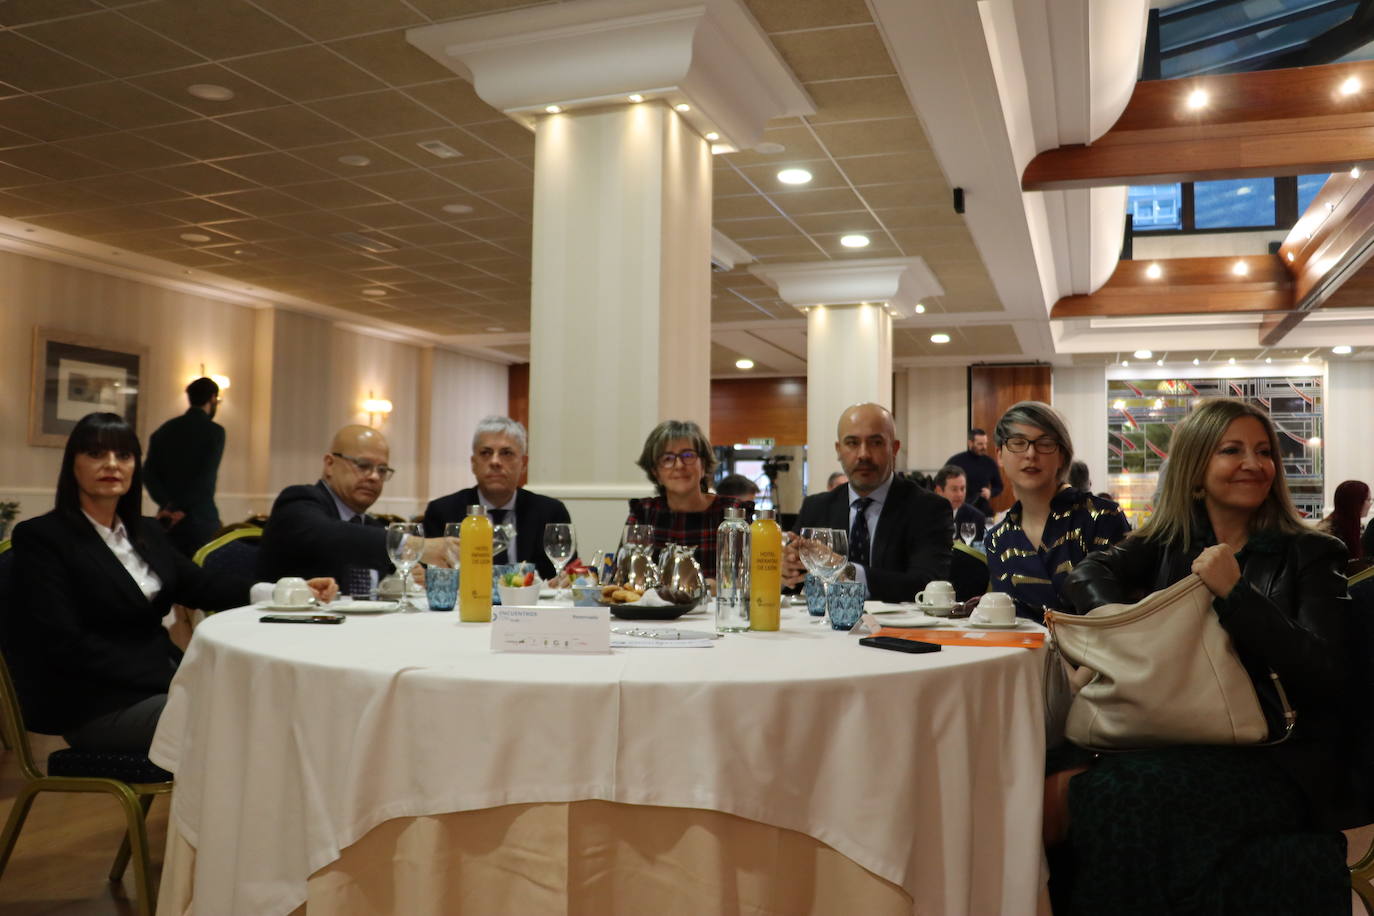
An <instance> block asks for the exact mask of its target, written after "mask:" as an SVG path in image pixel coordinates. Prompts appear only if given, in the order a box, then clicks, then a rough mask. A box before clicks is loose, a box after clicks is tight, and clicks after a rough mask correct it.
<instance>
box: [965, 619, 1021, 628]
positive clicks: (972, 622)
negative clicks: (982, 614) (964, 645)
mask: <svg viewBox="0 0 1374 916" xmlns="http://www.w3.org/2000/svg"><path fill="white" fill-rule="evenodd" d="M965 622H966V623H967V624H968V625H969V626H971V627H974V628H976V629H979V630H1015V629H1017V628H1018V627H1020V626H1021V623H1022V621H1021V618H1019V617H1018V618H1017V619H1015V620H1013V621H1012V622H1011V623H994V622H993V621H991V620H979V619H977V618H976V617H970V618H968V620H967V621H965Z"/></svg>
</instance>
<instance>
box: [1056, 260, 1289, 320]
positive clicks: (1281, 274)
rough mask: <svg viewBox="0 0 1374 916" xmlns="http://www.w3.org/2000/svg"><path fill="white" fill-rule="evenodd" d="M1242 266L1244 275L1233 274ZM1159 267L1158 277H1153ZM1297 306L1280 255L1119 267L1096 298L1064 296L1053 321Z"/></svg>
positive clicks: (1133, 263) (1128, 263) (1123, 263)
mask: <svg viewBox="0 0 1374 916" xmlns="http://www.w3.org/2000/svg"><path fill="white" fill-rule="evenodd" d="M1237 262H1244V264H1245V265H1246V268H1247V271H1246V273H1245V274H1244V275H1239V274H1237V273H1235V266H1236V264H1237ZM1155 265H1157V266H1158V267H1159V270H1160V275H1159V276H1158V277H1152V276H1150V272H1151V268H1152V267H1153V266H1155ZM1292 306H1293V280H1292V276H1291V275H1290V274H1289V272H1288V270H1287V269H1286V268H1285V267H1284V264H1283V261H1282V259H1280V258H1279V257H1278V256H1276V255H1247V256H1245V257H1240V258H1169V259H1165V260H1160V261H1121V262H1120V263H1118V264H1117V267H1116V270H1115V271H1113V272H1112V275H1111V277H1110V278H1109V279H1108V280H1107V282H1106V283H1105V284H1103V286H1102V288H1101V289H1099V290H1098V291H1097V292H1095V293H1093V294H1092V295H1086V296H1065V297H1063V298H1062V299H1060V300H1059V301H1058V302H1056V303H1055V304H1054V306H1053V308H1051V309H1050V317H1051V318H1056V319H1057V318H1090V317H1108V316H1111V317H1123V316H1129V315H1205V314H1216V313H1221V312H1226V313H1231V314H1235V313H1244V312H1280V311H1287V310H1289V309H1291V308H1292Z"/></svg>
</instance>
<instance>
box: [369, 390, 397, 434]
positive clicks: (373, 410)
mask: <svg viewBox="0 0 1374 916" xmlns="http://www.w3.org/2000/svg"><path fill="white" fill-rule="evenodd" d="M363 413H365V414H367V425H368V426H376V425H377V415H378V414H380V415H381V417H382V419H386V417H387V415H388V414H390V413H391V402H390V401H388V400H387V399H386V398H378V397H373V395H372V392H371V391H368V393H367V399H366V400H365V401H363Z"/></svg>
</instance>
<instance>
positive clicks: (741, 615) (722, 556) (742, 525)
mask: <svg viewBox="0 0 1374 916" xmlns="http://www.w3.org/2000/svg"><path fill="white" fill-rule="evenodd" d="M747 629H749V523H748V522H746V521H745V520H744V510H743V509H739V508H731V509H726V510H725V521H723V522H721V523H720V528H718V529H717V531H716V631H717V632H719V633H739V632H742V631H744V630H747Z"/></svg>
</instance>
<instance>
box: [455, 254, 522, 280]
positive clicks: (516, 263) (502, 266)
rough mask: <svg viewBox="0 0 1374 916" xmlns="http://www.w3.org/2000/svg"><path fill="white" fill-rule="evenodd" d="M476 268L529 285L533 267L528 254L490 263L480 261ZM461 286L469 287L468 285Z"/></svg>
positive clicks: (493, 260)
mask: <svg viewBox="0 0 1374 916" xmlns="http://www.w3.org/2000/svg"><path fill="white" fill-rule="evenodd" d="M476 266H477V267H479V268H481V269H482V270H483V271H485V272H486V273H488V274H491V275H493V276H497V277H501V278H503V279H506V280H513V281H515V282H516V283H528V282H529V279H530V270H531V266H530V259H529V256H528V253H527V254H526V255H525V256H524V257H513V258H493V259H492V260H490V261H478V262H477V263H476ZM460 285H461V286H468V284H467V283H462V284H460Z"/></svg>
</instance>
